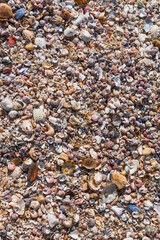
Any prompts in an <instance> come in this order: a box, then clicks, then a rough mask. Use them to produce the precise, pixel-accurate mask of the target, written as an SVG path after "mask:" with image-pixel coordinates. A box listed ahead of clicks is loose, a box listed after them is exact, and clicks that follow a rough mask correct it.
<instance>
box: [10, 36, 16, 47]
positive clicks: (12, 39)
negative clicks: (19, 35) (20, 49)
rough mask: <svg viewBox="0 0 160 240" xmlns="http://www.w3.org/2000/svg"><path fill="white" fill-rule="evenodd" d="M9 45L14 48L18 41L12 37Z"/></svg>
mask: <svg viewBox="0 0 160 240" xmlns="http://www.w3.org/2000/svg"><path fill="white" fill-rule="evenodd" d="M8 44H9V46H10V47H14V46H15V45H16V40H15V39H14V38H13V37H12V36H9V39H8Z"/></svg>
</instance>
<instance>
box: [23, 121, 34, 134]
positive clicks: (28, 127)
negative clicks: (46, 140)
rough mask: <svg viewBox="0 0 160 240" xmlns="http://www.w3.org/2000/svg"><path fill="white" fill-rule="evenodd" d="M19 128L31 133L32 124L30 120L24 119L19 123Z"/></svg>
mask: <svg viewBox="0 0 160 240" xmlns="http://www.w3.org/2000/svg"><path fill="white" fill-rule="evenodd" d="M21 128H22V130H23V131H24V132H25V133H26V134H32V133H33V126H32V123H31V121H30V120H24V121H23V122H22V124H21Z"/></svg>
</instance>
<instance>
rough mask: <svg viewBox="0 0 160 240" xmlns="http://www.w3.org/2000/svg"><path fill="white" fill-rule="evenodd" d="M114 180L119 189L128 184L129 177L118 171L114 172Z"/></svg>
mask: <svg viewBox="0 0 160 240" xmlns="http://www.w3.org/2000/svg"><path fill="white" fill-rule="evenodd" d="M112 182H113V183H114V184H116V186H117V188H118V189H122V188H123V187H124V186H125V185H126V184H127V179H126V177H125V176H123V175H122V174H120V173H118V172H113V173H112Z"/></svg>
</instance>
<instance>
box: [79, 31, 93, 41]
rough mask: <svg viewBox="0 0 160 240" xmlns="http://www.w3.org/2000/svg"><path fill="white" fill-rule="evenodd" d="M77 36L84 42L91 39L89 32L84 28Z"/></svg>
mask: <svg viewBox="0 0 160 240" xmlns="http://www.w3.org/2000/svg"><path fill="white" fill-rule="evenodd" d="M79 37H80V39H82V40H83V41H84V42H86V43H88V42H90V40H91V34H90V33H89V32H88V31H86V30H82V31H81V33H80V36H79Z"/></svg>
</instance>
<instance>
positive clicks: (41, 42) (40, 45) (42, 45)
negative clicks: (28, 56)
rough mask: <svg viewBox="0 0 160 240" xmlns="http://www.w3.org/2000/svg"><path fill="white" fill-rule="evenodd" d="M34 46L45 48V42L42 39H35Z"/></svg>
mask: <svg viewBox="0 0 160 240" xmlns="http://www.w3.org/2000/svg"><path fill="white" fill-rule="evenodd" d="M35 45H37V46H38V47H40V48H46V40H45V39H44V38H40V37H36V38H35Z"/></svg>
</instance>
